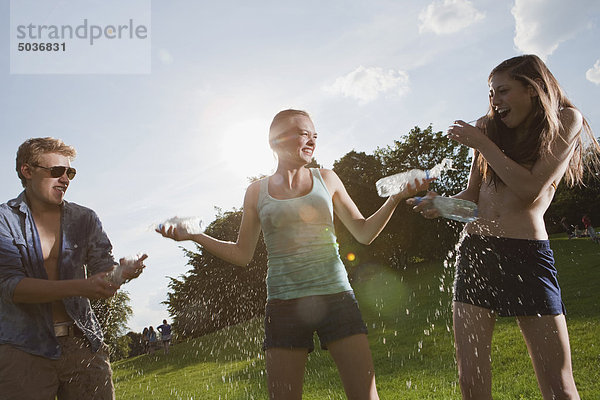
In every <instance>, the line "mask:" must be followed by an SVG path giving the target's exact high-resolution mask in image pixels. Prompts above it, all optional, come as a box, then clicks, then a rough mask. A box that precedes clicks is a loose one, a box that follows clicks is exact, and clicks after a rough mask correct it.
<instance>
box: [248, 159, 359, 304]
mask: <svg viewBox="0 0 600 400" xmlns="http://www.w3.org/2000/svg"><path fill="white" fill-rule="evenodd" d="M310 172H311V174H312V181H313V185H312V189H311V191H310V193H308V194H306V195H304V196H301V197H296V198H293V199H285V200H278V199H275V198H273V197H271V196H270V195H269V178H264V179H262V180H261V182H260V194H259V198H258V207H257V208H258V216H259V218H260V224H261V227H262V231H263V236H264V239H265V244H266V246H267V252H268V269H267V299H268V300H271V299H282V300H288V299H295V298H298V297H305V296H314V295H324V294H334V293H340V292H345V291H348V290H352V287H351V286H350V282H349V281H348V274H347V272H346V268H345V267H344V264H343V263H342V260H341V259H340V255H339V250H338V244H337V241H336V237H335V231H334V228H333V203H332V201H331V195H330V194H329V191H328V190H327V186H325V182H324V181H323V178H322V177H321V173H320V172H319V169H318V168H311V169H310Z"/></svg>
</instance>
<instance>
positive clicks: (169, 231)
mask: <svg viewBox="0 0 600 400" xmlns="http://www.w3.org/2000/svg"><path fill="white" fill-rule="evenodd" d="M155 231H156V232H158V233H160V234H161V235H163V237H166V238H169V239H173V240H175V241H177V242H181V241H182V240H192V239H191V235H190V234H188V233H187V232H185V230H182V231H178V230H177V228H176V227H175V226H173V225H171V226H169V227H168V228H167V226H165V225H160V226H159V227H158V228H157V229H155Z"/></svg>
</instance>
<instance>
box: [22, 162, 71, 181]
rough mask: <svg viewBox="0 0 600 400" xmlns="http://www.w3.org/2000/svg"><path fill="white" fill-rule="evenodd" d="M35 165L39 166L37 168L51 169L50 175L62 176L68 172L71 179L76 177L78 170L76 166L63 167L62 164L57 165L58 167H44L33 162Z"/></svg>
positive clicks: (54, 176)
mask: <svg viewBox="0 0 600 400" xmlns="http://www.w3.org/2000/svg"><path fill="white" fill-rule="evenodd" d="M33 166H34V167H37V168H43V169H47V170H48V171H50V176H51V177H53V178H60V177H61V176H63V175H64V174H65V172H66V173H67V178H69V180H73V178H75V174H76V173H77V171H76V170H75V168H71V167H62V166H57V167H43V166H41V165H36V164H33Z"/></svg>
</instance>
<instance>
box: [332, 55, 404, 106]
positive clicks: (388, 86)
mask: <svg viewBox="0 0 600 400" xmlns="http://www.w3.org/2000/svg"><path fill="white" fill-rule="evenodd" d="M325 90H327V91H328V92H330V93H335V94H342V95H343V96H345V97H351V98H353V99H356V100H358V101H359V102H360V103H361V104H366V103H368V102H371V101H373V100H375V99H376V98H377V97H379V95H380V94H381V93H388V94H391V95H395V96H402V95H404V94H405V93H407V92H408V91H409V79H408V74H407V73H406V72H404V71H400V70H393V69H390V70H387V71H385V70H384V69H383V68H380V67H370V68H365V67H363V66H362V65H361V66H360V67H358V68H357V69H355V70H354V71H352V72H350V73H349V74H348V75H345V76H341V77H339V78H337V79H336V80H335V82H334V83H333V84H332V85H331V86H328V87H326V88H325Z"/></svg>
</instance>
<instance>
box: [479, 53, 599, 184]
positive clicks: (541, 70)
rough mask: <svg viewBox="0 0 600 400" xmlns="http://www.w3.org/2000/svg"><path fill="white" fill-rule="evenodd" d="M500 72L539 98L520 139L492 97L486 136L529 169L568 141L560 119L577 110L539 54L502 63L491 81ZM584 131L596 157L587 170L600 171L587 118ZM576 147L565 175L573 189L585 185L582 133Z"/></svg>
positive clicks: (482, 165) (486, 171)
mask: <svg viewBox="0 0 600 400" xmlns="http://www.w3.org/2000/svg"><path fill="white" fill-rule="evenodd" d="M499 72H506V73H507V74H508V75H509V76H510V77H511V78H512V79H515V80H518V81H520V82H521V83H522V84H523V85H525V87H529V86H530V87H532V88H533V89H534V90H535V91H536V92H537V96H535V97H534V100H533V101H534V104H533V111H532V115H531V117H530V118H531V119H530V124H529V127H528V130H527V135H526V136H525V137H524V138H518V137H517V135H515V134H514V130H515V129H516V128H509V127H507V126H506V125H504V123H503V122H502V121H501V120H500V117H499V115H498V114H497V112H496V110H495V109H494V107H493V106H492V99H491V97H490V105H489V110H488V113H487V115H486V116H485V117H484V119H483V124H482V128H483V130H484V132H485V134H486V135H487V136H488V137H489V138H490V139H491V140H492V141H493V142H494V143H495V144H496V145H497V146H498V147H499V148H500V149H501V150H502V151H503V152H504V154H506V155H507V156H508V157H510V158H511V159H512V160H514V161H516V162H517V163H519V164H522V165H525V166H533V164H534V163H535V162H536V161H537V160H538V159H539V158H540V157H542V156H546V155H549V154H551V153H552V144H553V143H554V141H555V140H564V139H563V138H562V137H561V136H560V130H561V129H562V124H561V121H560V119H559V113H560V111H561V110H562V109H564V108H575V109H576V107H575V106H574V105H573V103H571V101H570V100H569V99H568V98H567V96H566V95H565V93H564V92H563V90H562V88H561V87H560V85H559V83H558V81H557V80H556V78H555V77H554V75H552V73H551V72H550V70H549V69H548V67H547V66H546V64H544V62H543V61H542V60H541V59H540V58H539V57H538V56H536V55H532V54H526V55H522V56H518V57H513V58H510V59H508V60H505V61H503V62H501V63H500V64H499V65H498V66H497V67H496V68H494V69H493V70H492V72H490V75H489V77H488V82H489V81H490V80H491V79H492V77H493V76H494V74H496V73H499ZM582 130H583V131H584V133H585V136H586V137H587V139H589V140H590V141H591V143H590V147H589V149H590V150H591V153H590V154H592V156H593V157H592V159H591V160H590V163H588V165H587V167H589V168H591V169H593V170H596V169H598V165H599V161H598V154H599V152H600V145H598V142H597V141H596V139H595V138H594V135H593V133H592V129H591V128H590V126H589V124H588V122H587V121H586V120H585V118H584V119H583V129H582ZM574 146H575V149H574V152H573V155H572V157H571V159H570V160H569V166H568V167H567V171H566V173H565V176H566V182H567V184H568V185H569V186H573V185H575V184H580V183H582V178H583V171H584V165H583V164H584V163H583V159H584V151H585V150H586V148H585V146H584V141H583V138H582V135H581V132H580V134H579V135H578V137H577V139H576V141H575V143H574ZM475 157H476V163H477V166H478V168H479V171H480V172H481V174H482V175H483V178H484V180H485V179H486V178H487V177H488V176H489V177H490V178H491V180H490V182H493V183H494V184H495V185H497V184H498V182H501V180H500V178H499V177H498V176H497V175H496V173H495V172H494V170H493V169H492V168H491V167H490V166H489V164H488V163H487V161H486V160H485V158H483V156H482V155H481V153H479V152H478V151H475Z"/></svg>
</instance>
